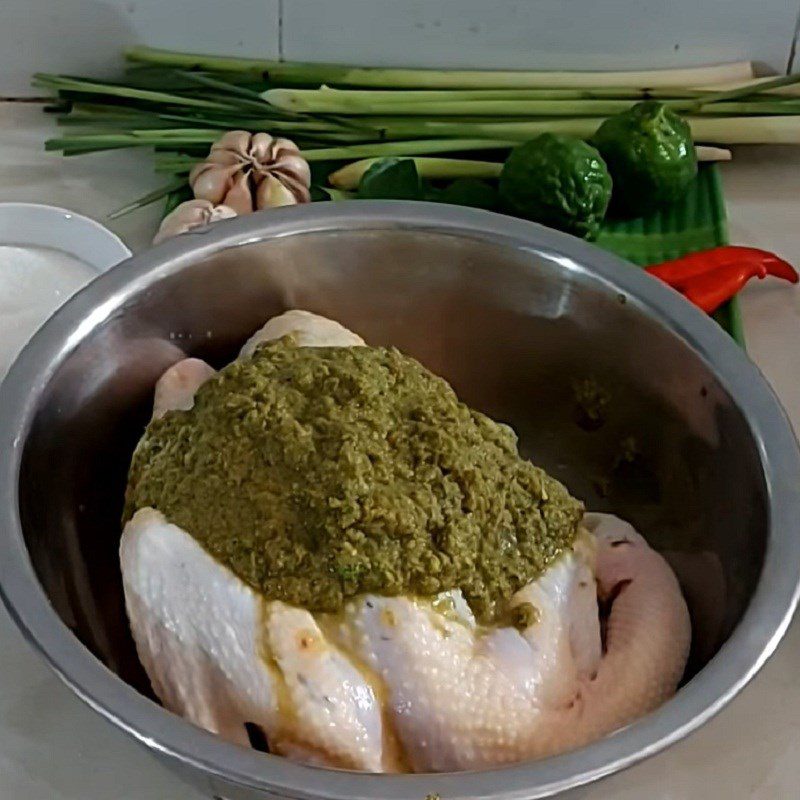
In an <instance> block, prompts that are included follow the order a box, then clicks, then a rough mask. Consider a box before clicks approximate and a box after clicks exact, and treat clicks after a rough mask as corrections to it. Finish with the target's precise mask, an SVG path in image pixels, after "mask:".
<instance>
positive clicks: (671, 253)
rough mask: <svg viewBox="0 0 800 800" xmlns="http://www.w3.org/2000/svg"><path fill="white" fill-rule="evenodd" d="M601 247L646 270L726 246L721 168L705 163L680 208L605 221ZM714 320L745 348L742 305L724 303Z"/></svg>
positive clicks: (600, 237) (600, 239) (725, 218)
mask: <svg viewBox="0 0 800 800" xmlns="http://www.w3.org/2000/svg"><path fill="white" fill-rule="evenodd" d="M596 243H597V244H598V245H600V247H604V248H605V249H606V250H611V251H612V252H613V253H616V254H617V255H618V256H621V257H622V258H625V259H627V260H628V261H632V262H633V263H634V264H638V265H639V266H642V267H645V266H647V265H648V264H657V263H658V262H659V261H668V260H669V259H671V258H679V257H680V256H682V255H685V254H686V253H690V252H692V251H694V250H706V249H708V248H709V247H719V246H720V245H723V244H728V221H727V215H726V213H725V199H724V196H723V194H722V182H721V181H720V177H719V169H718V168H717V166H716V165H715V164H703V165H701V166H700V171H699V173H698V175H697V180H695V182H694V183H693V184H692V186H691V188H690V190H689V191H688V192H687V193H686V197H685V198H684V199H683V200H682V201H681V202H680V203H678V204H676V205H674V206H671V207H669V208H668V209H664V210H662V211H657V212H656V213H654V214H651V215H650V216H647V217H642V218H640V219H633V220H607V221H606V222H605V223H604V224H603V228H602V230H601V231H600V235H599V236H598V237H597V242H596ZM714 318H715V319H716V320H717V322H719V324H720V325H721V326H722V327H723V328H724V329H725V330H726V331H728V333H730V335H731V336H732V337H733V338H734V339H735V340H736V341H737V342H738V343H739V344H740V345H741V346H742V347H744V329H743V327H742V316H741V311H740V309H739V301H738V300H737V299H736V298H734V299H733V300H732V301H731V302H730V303H726V305H724V306H723V307H722V308H720V309H719V311H717V312H716V314H715V315H714Z"/></svg>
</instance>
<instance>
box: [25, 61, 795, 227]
mask: <svg viewBox="0 0 800 800" xmlns="http://www.w3.org/2000/svg"><path fill="white" fill-rule="evenodd" d="M126 59H127V62H128V68H127V70H126V71H125V73H124V75H123V77H122V78H121V79H120V80H117V81H113V82H111V81H98V80H93V79H89V78H76V77H71V76H64V75H50V74H37V75H36V76H35V79H34V83H35V85H36V86H37V87H39V88H41V89H45V90H47V91H48V92H53V93H55V94H56V96H57V99H56V100H55V101H54V102H53V103H52V104H51V105H50V106H48V110H50V111H55V112H56V113H57V114H58V124H59V125H61V126H64V128H65V131H64V132H63V134H62V135H61V136H58V137H57V138H53V139H50V140H49V141H48V142H47V143H46V147H47V149H49V150H58V151H61V152H62V153H64V155H80V154H84V153H91V152H95V151H100V150H109V149H117V148H126V147H151V148H154V149H155V167H156V170H157V171H158V172H160V173H163V174H165V175H167V176H170V178H169V180H168V182H167V183H166V184H165V185H164V186H163V187H162V188H161V189H159V190H157V191H155V192H152V193H151V194H149V195H147V196H146V197H143V198H140V199H139V200H137V201H135V202H134V203H132V204H130V205H129V206H126V208H125V209H120V211H119V212H118V213H124V212H127V211H130V210H132V209H133V208H137V207H139V206H141V205H144V204H146V203H149V202H153V201H155V200H158V199H160V198H163V197H165V196H167V197H169V198H170V199H169V201H168V204H174V203H175V202H178V201H179V200H180V199H183V197H184V196H185V194H186V192H187V191H188V190H187V188H186V180H187V175H188V172H189V170H190V169H191V167H192V165H193V164H194V163H196V162H197V161H198V160H200V159H202V158H203V157H204V156H205V155H206V154H207V153H208V149H209V147H210V146H211V144H212V143H214V142H215V141H216V140H217V139H218V138H219V137H220V136H221V135H222V134H223V133H224V132H226V131H229V130H235V129H243V130H247V131H252V132H255V131H266V132H268V133H270V134H272V135H275V136H284V137H287V138H291V139H293V140H294V141H295V142H296V143H297V144H298V146H299V147H300V148H301V151H302V155H303V157H304V158H305V159H306V160H307V161H308V162H309V163H311V164H312V168H316V169H315V174H314V178H315V180H317V181H319V182H322V183H324V182H326V181H327V176H328V175H329V174H330V173H331V172H332V170H333V169H334V168H336V171H335V172H334V173H333V184H334V185H335V186H337V187H338V188H339V189H345V190H346V189H352V188H355V186H356V185H357V183H358V180H359V178H360V176H361V175H362V174H363V173H364V171H365V169H366V168H367V167H368V166H369V163H370V161H369V159H375V158H384V157H410V158H415V159H416V163H417V168H418V171H419V173H420V175H421V176H422V177H425V178H459V177H477V178H491V177H496V176H497V175H498V174H499V171H500V168H501V165H502V161H503V159H504V158H505V155H506V154H507V152H508V150H509V149H510V148H512V147H513V146H514V145H516V144H518V143H520V142H522V141H525V140H528V139H531V138H533V137H534V136H536V135H537V134H539V133H542V132H553V133H567V134H572V135H574V136H579V137H583V138H589V137H591V136H592V134H593V133H594V132H595V131H596V129H597V128H598V126H599V125H600V123H601V122H602V121H603V120H604V119H605V118H606V117H608V116H610V115H612V114H615V113H617V112H619V111H621V110H624V109H626V108H628V107H630V106H632V105H633V104H635V103H637V102H639V101H641V100H642V99H646V98H655V99H658V100H660V101H662V102H664V103H665V104H667V105H669V106H671V107H672V108H673V109H674V110H675V111H677V112H678V113H680V114H681V115H683V116H684V117H685V118H686V119H687V121H688V122H689V124H690V126H691V130H692V135H693V137H694V140H695V142H696V143H698V144H699V145H713V146H716V147H725V146H727V145H738V144H768V143H769V144H771V143H775V144H800V85H798V84H800V74H795V75H789V76H781V77H778V78H757V77H755V74H754V71H753V68H752V65H751V64H750V63H749V62H739V63H732V64H723V65H717V66H710V67H699V68H691V69H672V70H650V71H644V72H641V71H640V72H535V71H534V72H531V71H476V70H469V71H467V70H424V69H382V68H369V67H350V66H342V65H333V64H307V63H293V62H276V61H264V60H258V59H243V58H226V57H218V56H203V55H195V54H185V53H175V52H170V51H163V50H153V49H149V48H142V47H137V48H133V49H131V50H129V51H128V52H127V53H126ZM699 152H700V155H701V157H703V156H709V157H712V158H713V157H715V156H718V155H719V151H715V150H713V149H712V150H708V151H707V150H703V149H701V150H700V151H699ZM352 162H355V163H352Z"/></svg>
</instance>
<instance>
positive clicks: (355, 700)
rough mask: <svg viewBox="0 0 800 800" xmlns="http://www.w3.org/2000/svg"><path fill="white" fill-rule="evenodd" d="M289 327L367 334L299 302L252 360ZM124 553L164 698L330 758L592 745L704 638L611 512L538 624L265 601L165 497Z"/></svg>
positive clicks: (561, 572)
mask: <svg viewBox="0 0 800 800" xmlns="http://www.w3.org/2000/svg"><path fill="white" fill-rule="evenodd" d="M289 332H292V333H295V335H296V337H297V339H298V342H300V343H301V344H302V345H304V346H314V345H316V346H326V345H329V346H330V345H338V346H351V345H359V344H363V341H362V340H361V339H360V338H359V337H357V336H355V335H354V334H350V332H349V331H347V330H346V329H344V328H342V327H341V326H339V325H338V323H333V322H332V321H330V320H323V319H322V318H320V317H316V316H314V315H311V314H308V313H307V312H288V313H287V314H285V315H282V317H278V318H275V319H273V320H271V321H270V322H269V323H268V324H267V326H265V328H264V329H262V330H261V331H260V332H259V333H257V334H256V335H255V336H254V337H253V338H252V339H251V340H250V342H248V344H247V345H245V347H244V348H243V350H242V354H241V355H240V357H248V355H249V354H250V353H252V351H253V349H254V347H255V346H257V343H258V342H260V341H266V340H268V339H271V338H278V337H280V336H283V335H285V334H286V333H289ZM211 375H213V370H212V369H211V368H210V367H209V366H208V365H205V364H203V362H197V360H196V359H187V360H185V361H182V362H179V363H178V364H176V365H175V366H173V367H171V368H170V370H167V372H166V373H165V374H164V376H163V377H162V379H161V381H159V385H158V386H157V389H156V403H155V409H154V414H156V415H159V414H163V413H165V412H166V410H167V409H169V408H189V407H191V403H192V402H193V400H192V398H193V394H194V391H196V389H197V388H198V387H199V386H200V385H201V384H202V383H203V382H204V381H206V380H208V379H209V377H211ZM120 560H121V566H122V575H123V585H124V590H125V598H126V604H127V610H128V615H129V618H130V623H131V630H132V632H133V636H134V639H135V641H136V645H137V649H138V652H139V656H140V659H141V661H142V664H143V665H144V667H145V669H146V671H147V673H148V675H149V676H150V679H151V681H152V684H153V688H154V691H155V692H156V694H157V695H158V696H159V697H160V698H161V700H162V702H163V703H164V705H165V706H166V707H167V708H169V709H170V710H172V711H174V712H175V713H178V714H181V715H182V716H184V717H186V718H187V719H189V720H191V721H192V722H194V723H195V724H197V725H200V726H202V727H204V728H206V729H208V730H211V731H213V732H215V733H218V734H220V735H221V736H224V737H225V738H227V739H229V740H231V741H234V742H237V743H240V744H247V743H248V741H249V737H248V732H247V726H251V725H256V726H258V727H259V728H261V729H262V730H263V732H264V733H265V735H266V738H267V740H268V742H269V746H270V749H271V750H273V751H274V752H278V753H282V754H284V755H286V756H288V757H291V758H294V759H297V760H301V761H305V762H307V763H313V764H317V765H323V766H333V767H343V768H349V769H358V770H365V771H371V772H393V771H407V770H411V771H417V772H420V771H444V770H459V769H475V768H482V767H489V766H493V765H498V764H503V763H508V762H512V761H518V760H521V759H525V758H533V757H541V756H545V755H550V754H553V753H558V752H562V751H564V750H568V749H571V748H574V747H578V746H580V745H582V744H585V743H587V742H589V741H592V740H593V739H595V738H598V737H600V736H603V735H605V734H607V733H609V732H611V731H613V730H615V729H617V728H619V727H621V726H623V725H626V724H628V723H630V722H631V721H633V720H634V719H636V718H637V717H639V716H641V715H643V714H646V713H647V712H649V711H651V710H652V709H654V708H656V707H657V706H658V705H660V704H661V703H662V702H664V701H665V700H666V699H667V698H668V697H669V696H671V695H672V694H673V693H674V691H675V689H676V686H677V684H678V682H679V680H680V678H681V675H682V673H683V668H684V665H685V662H686V657H687V654H688V648H689V640H690V626H689V617H688V611H687V609H686V604H685V603H684V601H683V598H682V595H681V592H680V588H679V586H678V583H677V580H676V579H675V576H674V574H673V573H672V571H671V570H670V568H669V567H668V565H667V564H666V562H665V561H664V560H663V559H662V558H661V557H660V556H659V555H658V554H657V553H655V552H654V551H653V550H651V549H650V548H649V547H648V546H647V544H646V542H645V541H644V539H643V538H642V537H641V536H639V535H638V534H637V533H636V532H635V531H634V530H633V529H632V528H631V527H630V526H629V525H627V524H626V523H624V522H622V521H621V520H619V519H617V518H615V517H610V516H607V515H599V514H589V515H587V516H586V518H585V529H584V530H582V532H581V533H580V534H579V537H578V539H577V540H576V543H575V546H574V548H573V550H572V551H571V552H569V553H567V554H565V555H563V556H562V557H561V558H560V559H558V560H557V561H556V562H555V563H554V564H553V565H552V566H551V567H550V569H548V570H547V572H546V573H545V574H544V575H543V576H542V577H541V578H540V579H539V580H537V581H535V582H532V583H530V584H529V585H527V586H525V587H524V588H523V589H521V590H520V591H519V592H517V594H516V595H515V596H514V598H513V599H512V604H520V603H530V604H531V605H532V606H534V607H535V609H536V610H537V614H536V615H535V616H534V618H532V619H531V620H530V624H528V626H527V627H526V628H524V629H523V630H517V628H515V627H510V626H509V627H502V626H501V627H491V628H485V627H481V626H479V625H478V624H476V621H475V619H474V618H473V616H472V614H471V612H470V610H469V607H468V606H467V604H466V602H465V601H464V599H463V597H462V596H461V594H460V592H458V591H451V592H446V593H444V594H442V595H439V596H438V597H436V598H434V599H433V600H420V599H410V598H405V597H379V596H373V595H368V596H361V597H358V598H356V599H354V600H351V601H349V602H348V603H347V604H346V606H345V609H344V611H343V613H341V614H338V615H336V616H335V617H334V616H331V615H324V614H311V613H309V612H308V611H305V610H302V609H298V608H294V607H292V606H289V605H287V604H285V603H281V602H278V601H265V600H264V599H263V598H262V597H261V596H259V595H258V594H256V593H255V592H254V591H253V590H251V589H250V588H249V587H248V586H246V585H245V584H244V583H243V582H242V581H241V580H240V579H239V578H238V577H236V576H235V575H234V574H233V573H232V572H231V571H230V570H229V569H228V568H227V567H225V566H223V565H222V564H220V563H219V562H217V561H216V560H214V559H213V558H212V557H211V556H210V555H209V554H208V553H206V552H205V550H203V548H202V547H201V546H200V545H199V544H198V543H197V542H196V541H195V539H193V538H192V537H191V536H190V535H189V534H188V533H186V532H185V531H183V530H182V529H180V528H179V527H177V526H175V525H172V524H170V523H169V521H168V520H166V519H165V518H164V517H163V515H161V514H160V513H159V512H157V511H155V510H153V509H148V508H145V509H141V510H139V511H138V512H137V513H136V514H135V515H134V517H133V518H132V519H131V520H130V522H128V524H127V525H126V527H125V530H124V531H123V536H122V541H121V546H120ZM598 599H599V600H600V601H601V603H602V605H603V606H604V607H606V608H607V609H608V610H607V615H606V616H605V618H604V620H603V621H604V627H605V638H603V636H602V635H601V618H600V611H599V605H598Z"/></svg>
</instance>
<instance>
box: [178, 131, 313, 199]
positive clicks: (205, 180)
mask: <svg viewBox="0 0 800 800" xmlns="http://www.w3.org/2000/svg"><path fill="white" fill-rule="evenodd" d="M189 184H190V185H191V187H192V190H193V191H194V196H195V197H197V198H201V199H204V200H209V201H211V202H212V203H225V205H227V206H230V207H231V208H232V209H234V211H236V213H237V214H249V213H250V212H251V211H256V210H258V209H262V208H272V207H274V206H289V205H294V204H295V203H308V202H309V201H310V200H311V192H310V186H311V170H310V169H309V166H308V163H307V162H306V161H305V159H304V158H303V157H302V156H301V155H300V151H299V150H298V149H297V146H296V145H295V143H294V142H292V141H290V140H289V139H276V138H274V137H272V136H270V135H269V134H268V133H256V134H250V133H248V132H247V131H229V132H228V133H226V134H225V135H224V136H223V137H222V138H221V139H220V140H219V141H217V142H215V143H214V144H213V145H212V147H211V152H210V153H209V154H208V157H207V158H206V160H205V161H204V162H203V163H201V164H197V165H196V166H195V167H194V168H193V169H192V171H191V173H190V175H189Z"/></svg>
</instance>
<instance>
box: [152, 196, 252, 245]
mask: <svg viewBox="0 0 800 800" xmlns="http://www.w3.org/2000/svg"><path fill="white" fill-rule="evenodd" d="M235 216H236V212H235V211H234V210H233V209H232V208H230V207H228V206H224V205H218V206H215V205H214V204H213V203H211V202H209V201H208V200H187V201H186V202H185V203H181V204H180V205H179V206H177V207H176V208H175V209H174V210H173V211H172V212H170V213H169V214H167V216H166V217H164V219H163V220H162V221H161V226H160V227H159V229H158V232H157V233H156V235H155V237H154V238H153V244H160V243H161V242H163V241H165V240H166V239H170V238H172V237H173V236H178V235H180V234H181V233H186V232H187V231H191V230H194V229H196V228H201V227H204V226H205V225H209V224H211V223H212V222H217V221H219V220H221V219H230V218H231V217H235Z"/></svg>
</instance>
